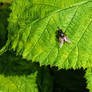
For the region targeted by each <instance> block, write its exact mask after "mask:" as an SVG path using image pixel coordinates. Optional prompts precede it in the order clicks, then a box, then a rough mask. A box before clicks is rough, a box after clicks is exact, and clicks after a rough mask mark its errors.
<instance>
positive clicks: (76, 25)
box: [1, 0, 92, 69]
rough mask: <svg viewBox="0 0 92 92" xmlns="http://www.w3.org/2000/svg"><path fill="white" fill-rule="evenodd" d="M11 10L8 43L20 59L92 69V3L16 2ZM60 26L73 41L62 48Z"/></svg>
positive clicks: (63, 0)
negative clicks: (59, 35) (59, 39)
mask: <svg viewBox="0 0 92 92" xmlns="http://www.w3.org/2000/svg"><path fill="white" fill-rule="evenodd" d="M11 10H12V13H11V15H10V18H9V26H8V42H9V43H10V45H9V47H10V48H11V49H13V50H14V51H16V53H17V54H18V55H22V56H23V58H25V59H27V60H32V61H37V62H40V65H48V64H49V65H51V66H58V67H59V68H66V69H68V68H74V69H75V68H81V67H83V68H86V67H91V66H92V64H91V63H92V42H91V38H92V31H91V29H92V1H91V0H68V1H67V0H58V1H53V0H45V1H44V0H39V1H36V0H24V1H22V0H14V1H13V3H12V6H11ZM58 26H59V27H60V28H61V29H62V30H63V31H64V32H65V33H66V35H67V36H68V37H69V39H70V40H71V41H72V43H71V44H68V43H66V44H64V45H63V47H62V48H60V46H59V45H60V44H59V42H58V41H57V38H56V32H57V27H58ZM6 47H7V46H6ZM2 51H3V50H2ZM2 51H1V52H2Z"/></svg>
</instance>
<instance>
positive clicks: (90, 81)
mask: <svg viewBox="0 0 92 92" xmlns="http://www.w3.org/2000/svg"><path fill="white" fill-rule="evenodd" d="M85 78H86V79H87V88H88V89H89V90H90V92H92V68H88V69H87V71H86V74H85Z"/></svg>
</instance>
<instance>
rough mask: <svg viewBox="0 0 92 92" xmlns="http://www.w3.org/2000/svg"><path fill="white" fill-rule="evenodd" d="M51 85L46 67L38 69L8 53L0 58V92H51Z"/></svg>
mask: <svg viewBox="0 0 92 92" xmlns="http://www.w3.org/2000/svg"><path fill="white" fill-rule="evenodd" d="M52 83H53V78H52V77H51V75H50V73H49V70H48V68H47V67H45V68H44V67H43V68H40V67H39V65H38V64H36V63H32V62H29V61H26V60H23V59H21V58H20V57H18V56H15V55H14V54H13V53H10V52H8V53H6V54H4V55H2V56H0V91H1V92H40V91H41V92H52V88H53V87H52V86H53V85H52ZM48 89H49V90H48Z"/></svg>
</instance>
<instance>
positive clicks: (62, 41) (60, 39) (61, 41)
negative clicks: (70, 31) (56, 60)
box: [59, 37, 64, 48]
mask: <svg viewBox="0 0 92 92" xmlns="http://www.w3.org/2000/svg"><path fill="white" fill-rule="evenodd" d="M59 42H60V48H62V46H63V44H64V39H62V38H61V37H59Z"/></svg>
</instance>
